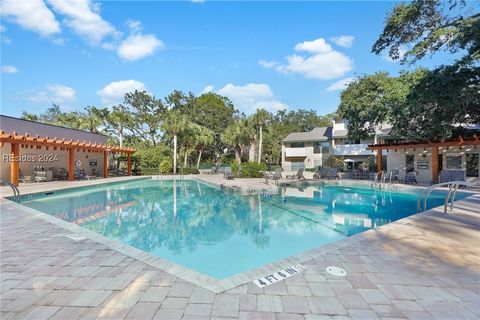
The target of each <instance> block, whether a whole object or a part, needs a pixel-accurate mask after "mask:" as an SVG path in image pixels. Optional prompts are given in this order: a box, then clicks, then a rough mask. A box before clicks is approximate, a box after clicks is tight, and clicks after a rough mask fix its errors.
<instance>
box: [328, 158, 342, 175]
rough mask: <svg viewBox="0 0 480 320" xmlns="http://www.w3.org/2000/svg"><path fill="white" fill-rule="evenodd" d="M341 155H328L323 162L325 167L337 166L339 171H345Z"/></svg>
mask: <svg viewBox="0 0 480 320" xmlns="http://www.w3.org/2000/svg"><path fill="white" fill-rule="evenodd" d="M343 160H344V158H343V157H342V156H330V157H328V158H327V161H326V163H325V165H326V167H329V168H337V169H338V170H340V171H345V162H343Z"/></svg>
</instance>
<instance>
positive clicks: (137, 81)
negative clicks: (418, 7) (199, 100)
mask: <svg viewBox="0 0 480 320" xmlns="http://www.w3.org/2000/svg"><path fill="white" fill-rule="evenodd" d="M394 5H395V3H394V2H359V1H356V2H208V1H207V2H161V1H146V2H126V1H120V2H115V1H107V2H95V1H89V0H79V1H77V2H75V3H74V4H72V3H69V2H68V1H65V0H45V1H43V0H32V1H31V2H22V3H19V2H15V0H4V1H3V2H2V10H1V11H2V17H1V19H2V21H1V37H2V41H1V51H2V56H1V65H2V73H1V98H0V103H1V105H0V107H1V113H2V114H6V115H11V116H19V115H20V114H21V112H22V111H23V110H26V111H29V112H35V113H39V112H42V111H43V110H45V109H46V108H47V107H49V106H50V105H51V104H52V102H55V103H58V104H60V105H61V106H62V108H63V109H65V110H76V109H83V108H84V107H85V106H89V105H95V106H99V107H102V106H111V105H113V104H117V103H119V102H121V101H122V96H123V94H124V93H125V91H129V90H132V89H144V90H147V91H148V92H150V93H152V94H154V95H156V96H157V97H164V96H165V95H167V94H168V93H169V92H171V91H172V90H174V89H179V90H183V91H186V92H188V91H191V92H193V93H194V94H200V93H201V92H205V91H214V92H218V93H220V94H223V95H226V96H228V97H229V98H231V99H232V100H233V102H234V103H235V105H236V106H237V108H238V109H240V110H241V111H244V112H246V113H247V114H248V113H251V112H253V111H254V110H255V109H256V108H257V107H260V106H261V107H265V108H267V109H268V110H270V111H275V110H278V109H281V108H287V109H289V110H295V109H298V108H311V109H314V110H316V111H317V112H318V113H319V114H325V113H329V112H333V111H335V110H336V108H337V106H338V103H339V96H340V90H341V88H342V83H346V82H348V80H349V79H351V78H352V77H355V76H356V75H360V74H364V73H373V72H375V71H380V70H385V71H389V72H391V73H392V74H396V73H397V72H398V71H399V70H402V69H408V67H407V66H401V65H400V64H398V63H397V62H394V61H390V60H389V59H388V58H386V57H385V56H376V55H374V54H372V53H370V50H371V46H372V44H373V43H374V41H375V40H376V39H377V37H378V35H379V34H380V33H381V31H382V27H383V22H384V20H385V18H386V17H387V15H388V13H389V12H390V11H391V9H392V8H393V7H394ZM36 19H37V20H36ZM448 59H450V58H448V57H447V56H446V55H442V54H441V55H437V56H434V57H433V58H430V57H428V58H426V59H425V60H424V61H422V62H421V63H420V64H418V65H422V66H427V67H432V66H435V65H438V64H441V63H445V62H448Z"/></svg>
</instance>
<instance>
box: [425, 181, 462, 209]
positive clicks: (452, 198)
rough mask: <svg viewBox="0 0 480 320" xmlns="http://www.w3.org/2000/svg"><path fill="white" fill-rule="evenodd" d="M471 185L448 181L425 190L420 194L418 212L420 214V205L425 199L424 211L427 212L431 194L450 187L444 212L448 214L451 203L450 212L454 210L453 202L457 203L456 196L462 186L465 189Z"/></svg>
mask: <svg viewBox="0 0 480 320" xmlns="http://www.w3.org/2000/svg"><path fill="white" fill-rule="evenodd" d="M469 185H470V184H469V183H468V182H465V181H448V182H442V183H437V184H434V185H431V186H430V187H428V188H425V189H423V190H422V192H420V194H419V195H418V197H417V212H420V208H421V207H420V204H421V202H422V199H423V211H425V210H427V200H428V197H429V196H430V194H431V193H432V191H433V190H435V189H437V188H440V187H447V186H448V193H447V196H446V197H445V206H444V209H443V211H444V212H445V213H447V209H448V203H449V202H450V211H452V210H453V202H454V201H455V195H456V194H457V190H458V188H459V187H460V186H463V187H468V186H469Z"/></svg>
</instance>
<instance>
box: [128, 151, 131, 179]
mask: <svg viewBox="0 0 480 320" xmlns="http://www.w3.org/2000/svg"><path fill="white" fill-rule="evenodd" d="M127 173H128V175H129V176H131V175H132V154H131V153H130V152H128V153H127Z"/></svg>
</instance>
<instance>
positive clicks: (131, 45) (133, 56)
mask: <svg viewBox="0 0 480 320" xmlns="http://www.w3.org/2000/svg"><path fill="white" fill-rule="evenodd" d="M161 47H163V42H162V41H161V40H159V39H157V37H155V35H153V34H146V35H142V34H135V35H131V36H129V37H128V38H127V39H125V40H124V41H123V42H122V43H121V44H120V46H119V47H118V49H117V53H118V55H119V56H120V57H121V58H122V59H124V60H128V61H135V60H139V59H142V58H145V57H147V56H150V55H152V54H154V53H155V51H156V50H157V49H159V48H161Z"/></svg>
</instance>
